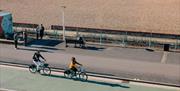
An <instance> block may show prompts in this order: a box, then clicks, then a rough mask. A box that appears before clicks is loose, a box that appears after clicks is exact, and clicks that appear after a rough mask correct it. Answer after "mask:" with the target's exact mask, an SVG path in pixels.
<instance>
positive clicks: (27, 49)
mask: <svg viewBox="0 0 180 91" xmlns="http://www.w3.org/2000/svg"><path fill="white" fill-rule="evenodd" d="M18 50H26V51H37V50H39V51H40V52H48V53H53V52H52V51H47V50H42V49H29V48H18Z"/></svg>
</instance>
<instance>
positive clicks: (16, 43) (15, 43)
mask: <svg viewBox="0 0 180 91" xmlns="http://www.w3.org/2000/svg"><path fill="white" fill-rule="evenodd" d="M14 45H15V48H17V45H18V41H17V40H15V41H14Z"/></svg>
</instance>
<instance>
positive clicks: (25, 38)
mask: <svg viewBox="0 0 180 91" xmlns="http://www.w3.org/2000/svg"><path fill="white" fill-rule="evenodd" d="M23 39H24V46H27V31H26V30H25V31H24V32H23Z"/></svg>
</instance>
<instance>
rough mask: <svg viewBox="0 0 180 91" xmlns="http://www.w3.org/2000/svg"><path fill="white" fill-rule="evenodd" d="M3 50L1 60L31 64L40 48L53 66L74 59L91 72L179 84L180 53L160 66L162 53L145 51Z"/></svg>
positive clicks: (10, 47) (33, 47)
mask: <svg viewBox="0 0 180 91" xmlns="http://www.w3.org/2000/svg"><path fill="white" fill-rule="evenodd" d="M0 48H1V49H0V53H1V55H0V61H7V62H16V63H27V64H30V63H32V55H33V53H34V51H35V50H36V49H41V50H42V51H43V52H42V55H44V57H45V58H46V59H47V60H48V61H47V62H48V63H49V64H50V66H53V67H59V68H65V67H67V65H68V64H69V62H70V59H71V57H72V56H75V57H76V58H77V61H79V62H80V63H82V64H83V65H84V66H85V68H86V70H87V71H89V72H95V73H101V74H107V75H112V76H118V77H125V78H131V79H134V78H138V79H140V80H148V81H156V82H163V83H170V84H177V85H180V64H179V63H180V60H179V58H180V54H179V53H168V55H167V60H166V61H165V62H164V63H161V58H162V55H163V52H160V51H154V52H149V51H146V50H144V49H128V48H117V47H100V46H91V45H89V46H88V48H87V49H79V48H71V47H70V48H64V47H62V44H58V45H56V46H51V47H49V46H44V45H43V46H42V45H31V46H29V47H22V46H21V48H20V49H19V50H15V49H14V46H13V45H6V44H0ZM172 60H173V61H172Z"/></svg>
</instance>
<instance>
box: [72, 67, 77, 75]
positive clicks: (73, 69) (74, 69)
mask: <svg viewBox="0 0 180 91" xmlns="http://www.w3.org/2000/svg"><path fill="white" fill-rule="evenodd" d="M71 70H72V71H74V73H75V74H74V75H76V72H77V69H76V68H75V67H72V68H71Z"/></svg>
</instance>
